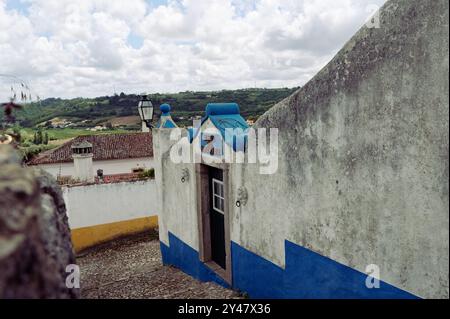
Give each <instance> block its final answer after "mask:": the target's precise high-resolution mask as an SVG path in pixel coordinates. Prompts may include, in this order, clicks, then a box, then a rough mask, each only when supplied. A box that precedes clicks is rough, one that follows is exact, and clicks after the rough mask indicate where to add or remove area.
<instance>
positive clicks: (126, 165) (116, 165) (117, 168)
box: [39, 157, 154, 177]
mask: <svg viewBox="0 0 450 319" xmlns="http://www.w3.org/2000/svg"><path fill="white" fill-rule="evenodd" d="M39 167H40V168H42V169H44V170H45V171H47V172H48V173H50V174H52V175H53V176H55V177H56V176H57V175H59V174H61V176H73V175H74V174H75V168H74V165H73V162H70V163H58V164H43V165H39ZM93 167H94V175H95V174H97V170H98V169H102V170H103V174H105V175H112V174H123V173H131V171H132V169H133V168H137V167H143V168H145V169H149V168H154V160H153V158H148V157H143V158H128V159H124V160H108V161H94V162H93Z"/></svg>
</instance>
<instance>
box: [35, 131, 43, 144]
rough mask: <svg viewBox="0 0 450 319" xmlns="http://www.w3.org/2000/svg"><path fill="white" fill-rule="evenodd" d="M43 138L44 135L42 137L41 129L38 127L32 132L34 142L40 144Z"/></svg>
mask: <svg viewBox="0 0 450 319" xmlns="http://www.w3.org/2000/svg"><path fill="white" fill-rule="evenodd" d="M43 139H44V137H43V133H42V130H41V129H39V130H37V131H36V132H34V138H33V143H34V144H36V145H40V144H42V142H43Z"/></svg>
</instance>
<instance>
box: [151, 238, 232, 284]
mask: <svg viewBox="0 0 450 319" xmlns="http://www.w3.org/2000/svg"><path fill="white" fill-rule="evenodd" d="M160 247H161V255H162V260H163V264H164V265H172V266H175V267H177V268H179V269H181V270H183V271H184V272H185V273H187V274H188V275H191V276H192V277H194V278H196V279H198V280H201V281H205V282H208V281H213V282H215V283H217V284H219V285H221V286H222V287H226V288H230V285H228V283H227V282H225V281H224V280H223V279H222V278H221V277H219V276H218V275H217V274H216V273H215V272H214V271H212V270H211V269H210V268H208V267H207V266H205V264H204V263H202V262H201V261H200V259H199V255H198V251H196V250H195V249H193V248H192V247H190V246H189V245H187V244H185V243H184V242H183V241H182V240H180V239H179V238H177V237H176V236H175V235H173V234H172V233H171V232H169V246H167V245H165V244H164V243H163V242H160Z"/></svg>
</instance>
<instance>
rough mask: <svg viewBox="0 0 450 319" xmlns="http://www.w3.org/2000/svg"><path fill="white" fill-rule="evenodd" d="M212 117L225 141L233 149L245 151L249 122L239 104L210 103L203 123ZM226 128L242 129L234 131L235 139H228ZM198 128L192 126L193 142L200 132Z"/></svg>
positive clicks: (191, 138)
mask: <svg viewBox="0 0 450 319" xmlns="http://www.w3.org/2000/svg"><path fill="white" fill-rule="evenodd" d="M207 119H210V120H211V122H212V123H213V124H214V126H215V127H216V128H217V129H218V130H219V132H220V134H221V135H222V138H223V139H224V140H225V142H226V143H227V144H228V145H230V146H231V147H233V150H234V151H235V152H236V151H244V147H245V143H246V142H247V131H248V128H249V126H248V124H247V122H246V121H245V120H244V118H243V117H242V116H241V115H240V111H239V105H237V104H236V103H209V104H208V105H207V106H206V111H205V117H204V118H203V119H202V124H203V123H204V122H205V121H206V120H207ZM226 129H241V130H242V131H241V132H237V131H234V132H233V139H232V141H231V139H230V140H228V139H227V138H226V136H225V132H226ZM198 131H199V130H198V128H190V130H189V131H188V132H189V139H190V141H191V142H192V140H193V139H194V137H195V136H196V135H197V134H198Z"/></svg>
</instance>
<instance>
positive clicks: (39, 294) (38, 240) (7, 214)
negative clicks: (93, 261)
mask: <svg viewBox="0 0 450 319" xmlns="http://www.w3.org/2000/svg"><path fill="white" fill-rule="evenodd" d="M70 264H75V256H74V254H73V251H72V243H71V241H70V230H69V227H68V223H67V215H66V209H65V205H64V201H63V198H62V194H61V189H60V188H59V186H58V185H57V184H56V182H55V181H54V180H53V178H52V177H51V176H49V175H47V174H45V173H44V172H43V171H40V170H33V169H30V168H23V167H22V166H21V165H20V160H19V157H18V155H17V153H16V152H15V151H14V150H13V149H12V148H11V147H9V146H8V145H4V146H0V299H2V298H76V297H78V296H79V289H68V288H67V287H66V276H67V275H68V273H66V266H68V265H70Z"/></svg>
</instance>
